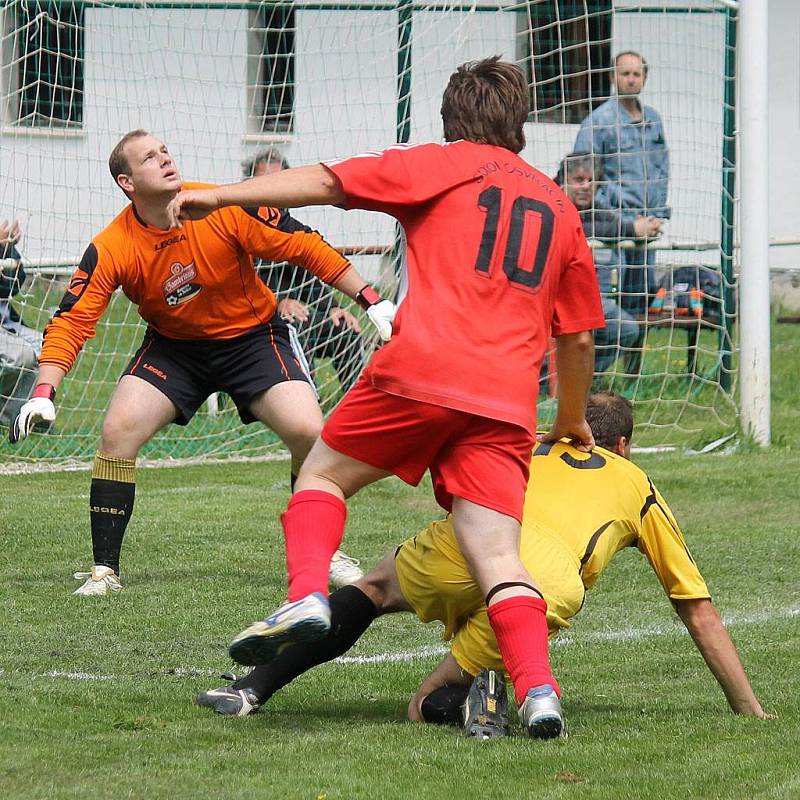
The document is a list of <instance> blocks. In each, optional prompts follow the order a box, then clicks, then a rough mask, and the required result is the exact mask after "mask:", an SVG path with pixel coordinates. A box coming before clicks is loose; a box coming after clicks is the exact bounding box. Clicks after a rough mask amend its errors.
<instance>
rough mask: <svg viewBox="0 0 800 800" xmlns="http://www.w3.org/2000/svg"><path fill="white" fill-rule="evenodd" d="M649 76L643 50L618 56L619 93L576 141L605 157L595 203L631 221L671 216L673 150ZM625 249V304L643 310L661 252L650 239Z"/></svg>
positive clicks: (578, 147) (587, 122)
mask: <svg viewBox="0 0 800 800" xmlns="http://www.w3.org/2000/svg"><path fill="white" fill-rule="evenodd" d="M646 80H647V62H646V61H645V59H644V58H643V57H642V56H641V55H640V54H639V53H636V52H634V51H632V50H626V51H625V52H622V53H620V54H619V55H617V57H616V59H615V62H614V83H615V86H616V91H617V93H616V96H615V97H611V98H609V99H608V100H607V101H606V102H605V103H603V104H602V105H601V106H598V107H597V108H596V109H595V110H594V111H592V113H591V114H589V116H588V117H586V119H585V120H584V121H583V122H582V123H581V127H580V130H579V131H578V137H577V139H576V140H575V148H574V149H575V150H576V151H589V152H591V153H593V154H594V155H596V156H600V157H601V159H602V179H601V184H600V188H599V189H598V191H597V194H596V196H595V205H596V206H597V207H599V208H606V209H611V210H614V211H617V212H618V213H619V214H620V215H621V217H622V219H623V220H624V221H628V222H631V221H633V220H634V219H636V218H637V217H653V218H656V219H658V220H661V221H663V220H665V219H669V217H670V208H669V206H668V205H667V189H668V183H669V150H668V148H667V142H666V137H665V135H664V125H663V123H662V121H661V117H660V116H659V114H658V112H657V111H656V110H655V109H654V108H652V107H651V106H647V105H644V104H643V103H642V102H641V100H640V99H639V96H640V94H641V92H642V90H643V88H644V85H645V82H646ZM660 224H661V223H660V222H659V227H658V229H659V231H660ZM623 252H624V255H625V265H624V266H625V269H623V272H622V275H621V281H622V283H621V289H622V306H623V308H625V309H626V310H627V311H629V312H630V313H632V314H641V313H644V312H646V310H647V305H648V293H649V292H650V291H651V289H652V288H653V287H654V285H655V279H654V275H653V264H654V263H655V253H654V252H652V251H648V249H647V246H646V244H645V245H643V246H641V247H636V248H634V249H632V250H626V251H623Z"/></svg>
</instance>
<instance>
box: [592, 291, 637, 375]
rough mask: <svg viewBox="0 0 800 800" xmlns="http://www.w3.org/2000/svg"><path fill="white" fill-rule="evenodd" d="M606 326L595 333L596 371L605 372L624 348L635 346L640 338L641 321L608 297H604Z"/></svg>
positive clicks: (598, 372) (597, 372)
mask: <svg viewBox="0 0 800 800" xmlns="http://www.w3.org/2000/svg"><path fill="white" fill-rule="evenodd" d="M603 316H604V317H605V318H606V327H605V328H603V329H602V330H598V331H595V333H594V345H595V356H594V371H595V373H596V374H598V375H599V374H600V373H602V372H605V371H606V370H607V369H608V368H609V367H610V366H611V365H612V364H613V363H614V362H615V361H616V360H617V358H618V357H619V355H620V350H621V349H622V348H626V349H629V348H632V347H635V346H636V345H637V343H638V340H639V323H638V322H636V320H635V319H634V318H633V317H632V316H631V315H630V314H629V313H628V312H627V311H625V310H624V309H623V308H620V306H618V305H617V304H616V303H615V302H614V301H613V300H611V299H610V298H608V297H604V298H603Z"/></svg>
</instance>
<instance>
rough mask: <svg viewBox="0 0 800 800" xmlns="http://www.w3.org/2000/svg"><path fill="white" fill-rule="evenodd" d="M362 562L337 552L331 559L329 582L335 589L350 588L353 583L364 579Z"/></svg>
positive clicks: (339, 551)
mask: <svg viewBox="0 0 800 800" xmlns="http://www.w3.org/2000/svg"><path fill="white" fill-rule="evenodd" d="M360 563H361V562H360V561H359V560H358V559H356V558H350V556H348V555H346V554H345V553H343V552H342V551H341V550H337V551H336V552H335V553H334V554H333V557H332V558H331V567H330V572H329V573H328V581H329V582H330V584H331V586H333V587H334V589H341V588H342V587H343V586H349V585H350V584H351V583H356V581H360V580H361V579H362V578H363V577H364V573H363V571H362V570H361V568H360V567H359V564H360Z"/></svg>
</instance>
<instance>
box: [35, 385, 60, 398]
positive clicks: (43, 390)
mask: <svg viewBox="0 0 800 800" xmlns="http://www.w3.org/2000/svg"><path fill="white" fill-rule="evenodd" d="M34 397H44V398H45V399H46V400H50V401H51V402H52V401H53V400H55V399H56V387H55V386H53V384H52V383H37V384H36V387H35V388H34V390H33V393H32V394H31V399H33V398H34Z"/></svg>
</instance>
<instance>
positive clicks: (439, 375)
mask: <svg viewBox="0 0 800 800" xmlns="http://www.w3.org/2000/svg"><path fill="white" fill-rule="evenodd" d="M326 166H327V167H328V168H329V169H330V170H331V171H332V172H333V173H334V174H335V175H336V176H337V177H338V178H339V180H340V181H341V184H342V188H343V190H344V193H345V195H346V201H345V207H346V208H348V209H353V208H362V209H369V210H372V211H383V212H384V213H386V214H390V215H391V216H393V217H395V218H396V219H397V220H398V221H399V222H400V223H401V224H402V226H403V228H404V229H405V233H406V240H407V269H408V294H407V296H406V297H405V299H404V300H403V302H402V303H401V305H400V308H399V310H398V313H397V317H396V319H395V322H394V331H393V334H392V339H391V341H390V342H389V343H388V344H386V345H385V346H384V347H382V348H381V349H380V350H378V352H376V353H375V355H374V356H373V358H372V361H371V363H370V366H369V367H368V369H367V372H366V373H365V375H366V377H367V378H368V379H369V380H370V381H371V382H372V384H373V385H374V386H375V387H377V388H378V389H382V390H383V391H386V392H389V393H391V394H397V395H401V396H403V397H409V398H411V399H414V400H420V401H423V402H426V403H433V404H436V405H441V406H446V407H448V408H455V409H458V410H460V411H466V412H469V413H472V414H478V415H480V416H485V417H491V418H493V419H497V420H502V421H506V422H511V423H514V424H517V425H520V426H522V427H524V428H526V429H527V430H529V431H530V432H531V433H533V432H535V430H536V396H537V391H538V377H539V369H540V366H541V363H542V358H543V356H544V353H545V350H546V347H547V342H548V337H549V336H550V335H551V334H552V335H554V336H559V335H561V334H565V333H578V332H580V331H585V330H591V329H593V328H602V327H603V326H604V319H603V309H602V304H601V301H600V295H599V292H598V288H597V278H596V276H595V269H594V264H593V261H592V255H591V251H590V250H589V247H588V245H587V244H586V238H585V236H584V234H583V229H582V227H581V221H580V217H579V216H578V212H577V211H576V210H575V207H574V206H573V205H572V203H570V201H569V200H567V198H566V195H564V193H563V192H562V191H561V189H560V188H559V187H558V186H556V184H555V183H553V181H551V180H550V179H549V178H547V177H546V176H545V175H544V174H543V173H541V172H539V171H538V170H536V169H534V168H533V167H531V166H530V165H529V164H527V163H526V162H525V161H523V160H522V159H521V158H520V157H519V156H517V155H514V154H513V153H512V152H511V151H510V150H507V149H505V148H502V147H495V146H493V145H485V144H475V143H474V142H467V141H459V142H451V143H449V144H445V145H440V144H433V143H431V144H421V145H416V146H408V145H398V146H395V147H390V148H389V149H387V150H385V151H383V152H382V153H367V154H364V155H359V156H355V157H353V158H348V159H346V160H344V161H334V162H328V163H326Z"/></svg>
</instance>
